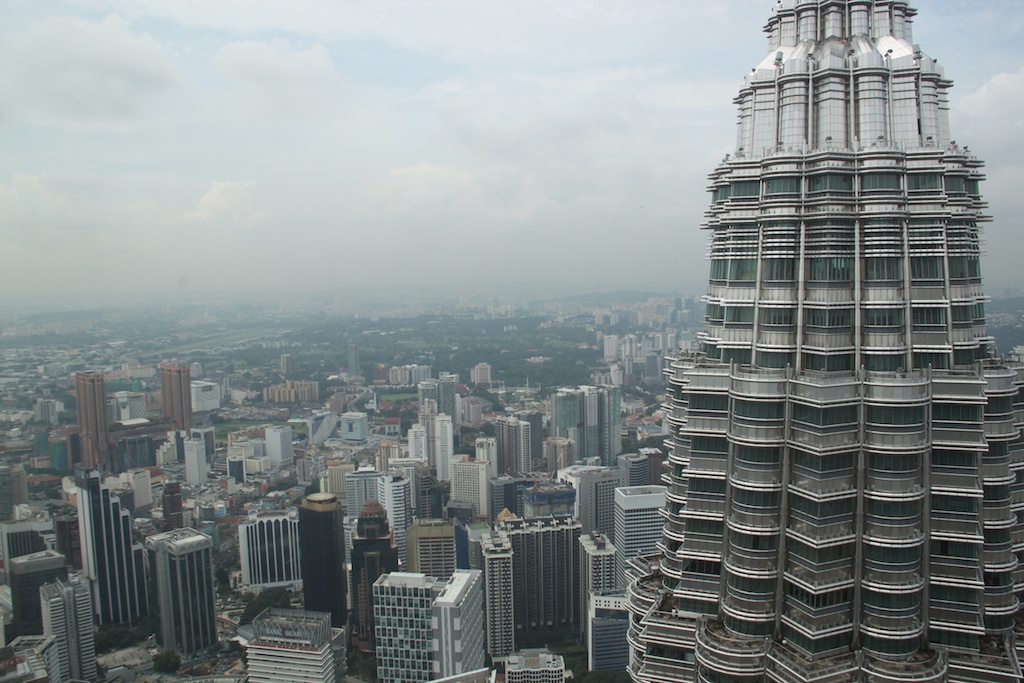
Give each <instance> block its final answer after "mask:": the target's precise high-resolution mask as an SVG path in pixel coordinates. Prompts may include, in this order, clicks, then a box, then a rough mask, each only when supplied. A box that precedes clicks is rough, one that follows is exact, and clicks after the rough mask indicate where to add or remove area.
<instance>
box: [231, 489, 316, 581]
mask: <svg viewBox="0 0 1024 683" xmlns="http://www.w3.org/2000/svg"><path fill="white" fill-rule="evenodd" d="M322 495H333V494H322ZM299 534H300V531H299V512H298V510H295V509H292V510H287V511H275V512H266V513H263V514H259V513H258V512H256V511H255V510H254V511H251V512H250V513H249V516H248V517H247V518H246V519H245V520H244V521H242V522H239V523H238V555H239V559H240V561H241V567H242V583H243V584H245V585H246V586H249V587H252V588H257V589H259V590H263V589H266V588H278V587H282V586H284V587H289V588H296V587H298V586H300V585H301V582H302V563H301V560H300V556H299ZM314 552H315V551H314Z"/></svg>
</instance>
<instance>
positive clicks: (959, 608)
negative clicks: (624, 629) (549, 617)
mask: <svg viewBox="0 0 1024 683" xmlns="http://www.w3.org/2000/svg"><path fill="white" fill-rule="evenodd" d="M915 14H916V11H915V10H914V9H912V8H910V7H909V6H908V5H907V3H906V2H903V1H898V0H896V1H894V0H845V1H826V2H803V1H799V0H782V1H781V2H779V3H778V4H777V5H776V6H775V9H774V11H773V13H772V15H771V17H770V18H769V20H768V24H767V27H766V31H767V33H768V55H767V57H766V58H765V59H764V60H763V61H762V62H761V63H760V64H758V65H757V66H756V67H755V68H754V69H753V71H752V72H751V73H749V74H747V77H746V80H745V82H744V84H743V86H742V88H741V90H740V93H739V96H738V98H737V99H736V102H737V104H738V105H739V125H738V136H737V145H736V150H735V152H734V153H733V154H732V155H730V156H727V157H726V158H725V159H724V160H723V161H722V163H721V164H720V165H719V166H718V167H717V168H716V169H715V170H714V171H713V172H712V174H711V188H710V189H711V192H712V204H711V208H710V209H709V211H708V213H707V221H708V222H707V224H706V226H705V227H706V228H707V229H708V230H709V231H710V256H711V268H710V277H709V283H708V291H707V295H706V297H705V300H706V302H707V309H706V314H705V321H704V331H703V333H702V334H701V335H700V340H701V347H700V349H699V350H698V351H695V352H692V353H688V354H685V355H682V356H680V357H678V358H675V359H674V360H673V361H672V363H671V367H670V397H671V405H672V412H671V414H670V416H669V418H668V419H669V423H670V424H671V425H672V428H673V429H672V434H673V436H672V439H671V446H672V452H671V455H670V457H669V477H668V479H669V480H670V482H669V483H670V487H669V491H668V500H667V503H666V510H665V511H666V522H665V527H664V535H663V538H662V546H663V553H662V554H661V555H660V556H651V557H648V558H647V559H646V560H641V561H634V563H635V567H636V570H635V575H634V580H633V581H632V582H631V583H630V588H629V593H630V605H631V609H632V611H633V620H632V622H631V632H630V640H631V642H632V643H633V644H634V651H633V657H632V661H631V673H632V676H633V678H634V680H636V681H645V682H646V681H659V682H661V681H694V680H696V681H722V680H729V681H738V682H739V681H743V682H746V681H765V680H768V681H776V682H787V683H788V682H790V681H811V680H814V681H825V680H828V681H839V680H868V681H889V682H898V681H909V680H915V681H925V680H927V681H945V680H949V681H980V680H986V681H1011V680H1013V681H1016V680H1019V679H1020V676H1021V672H1020V668H1019V665H1018V660H1017V655H1016V653H1015V652H1014V649H1013V648H1014V635H1013V631H1014V620H1015V616H1016V614H1017V612H1018V605H1019V601H1018V597H1017V595H1015V590H1016V591H1018V592H1019V590H1020V586H1021V583H1020V578H1019V577H1020V574H1019V569H1018V566H1019V561H1020V557H1019V555H1020V552H1021V546H1020V544H1019V542H1018V540H1016V539H1019V538H1020V530H1021V523H1020V522H1019V521H1018V518H1017V516H1016V514H1015V513H1014V512H1013V506H1014V505H1019V504H1020V500H1021V490H1020V487H1019V485H1017V484H1016V483H1015V482H1016V472H1017V471H1018V470H1019V469H1020V465H1021V464H1022V462H1024V452H1022V449H1024V443H1022V442H1021V440H1020V428H1019V427H1020V426H1019V424H1016V423H1015V419H1018V418H1017V417H1016V416H1015V410H1017V411H1019V409H1020V407H1021V406H1020V398H1018V397H1019V396H1020V394H1019V391H1020V388H1021V386H1022V384H1024V381H1022V380H1024V375H1022V371H1021V370H1020V369H1019V368H1011V367H1007V366H1005V365H1001V364H1000V363H999V362H998V361H997V360H996V359H994V358H992V357H991V356H990V353H989V346H990V344H991V338H990V337H988V336H987V334H986V331H985V316H984V300H985V299H984V295H983V294H982V289H981V277H980V261H979V248H980V244H979V241H980V235H979V230H978V223H979V222H982V221H984V220H986V216H985V215H984V213H983V211H984V208H985V205H984V203H983V202H982V200H981V197H980V194H979V189H978V186H979V181H980V180H981V179H982V176H981V172H980V169H981V166H982V163H981V161H979V160H978V159H977V158H975V157H974V156H973V155H972V154H971V153H970V152H969V151H968V150H967V148H966V147H961V146H960V145H958V144H956V143H955V142H954V141H952V140H951V139H950V133H949V121H948V105H947V102H948V99H947V91H948V89H949V87H950V85H951V83H950V82H949V81H948V80H947V78H946V76H945V75H944V73H943V70H942V68H941V67H939V66H938V65H937V63H936V62H935V60H933V59H931V58H930V57H928V56H927V55H926V54H924V53H923V52H922V51H921V49H920V47H918V46H917V45H916V44H915V43H914V41H913V37H912V35H911V20H912V18H913V17H914V16H915ZM1019 414H1020V413H1019V412H1018V413H1016V415H1019Z"/></svg>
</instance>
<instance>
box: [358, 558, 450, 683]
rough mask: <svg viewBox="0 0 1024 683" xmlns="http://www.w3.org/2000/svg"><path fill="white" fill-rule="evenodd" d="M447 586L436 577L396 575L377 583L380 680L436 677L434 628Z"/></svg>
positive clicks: (395, 682) (394, 682)
mask: <svg viewBox="0 0 1024 683" xmlns="http://www.w3.org/2000/svg"><path fill="white" fill-rule="evenodd" d="M443 585H444V584H443V583H442V582H440V581H438V580H437V579H436V578H434V577H432V576H427V575H425V574H411V573H408V572H392V573H390V574H382V575H381V576H380V577H378V578H377V580H376V581H374V583H373V611H374V621H375V623H376V629H377V630H376V649H375V652H376V655H377V680H379V681H380V682H381V683H416V682H417V681H429V680H431V679H433V678H434V662H433V641H434V631H433V628H432V625H431V619H432V618H433V611H432V606H433V604H434V598H435V597H437V594H438V593H440V591H441V587H442V586H443Z"/></svg>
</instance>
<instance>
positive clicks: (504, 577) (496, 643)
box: [480, 531, 516, 660]
mask: <svg viewBox="0 0 1024 683" xmlns="http://www.w3.org/2000/svg"><path fill="white" fill-rule="evenodd" d="M480 549H481V554H482V559H483V567H484V618H485V619H486V623H487V628H486V629H485V630H486V632H487V654H488V655H489V656H490V657H491V659H492V660H494V659H498V658H500V657H504V656H506V655H507V654H509V653H510V652H512V651H513V650H515V649H516V641H515V636H516V627H515V615H514V608H513V606H514V603H515V600H514V595H513V590H514V587H513V582H512V544H511V543H510V542H509V540H508V536H506V535H505V534H502V533H499V532H497V531H491V532H489V533H486V534H485V535H484V536H483V538H481V539H480Z"/></svg>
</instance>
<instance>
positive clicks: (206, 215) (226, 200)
mask: <svg viewBox="0 0 1024 683" xmlns="http://www.w3.org/2000/svg"><path fill="white" fill-rule="evenodd" d="M259 204H260V198H259V194H258V193H257V192H256V183H255V182H254V181H252V180H242V181H231V180H223V181H214V182H213V183H211V185H210V189H209V190H207V191H206V192H205V193H203V196H202V197H200V198H199V204H198V205H197V206H196V210H195V211H190V212H187V213H183V214H181V215H180V216H178V217H177V218H174V219H172V220H171V221H170V224H172V225H173V224H180V223H199V224H203V226H202V227H204V228H205V227H220V228H224V227H230V226H234V227H243V228H248V227H252V226H255V225H257V224H259V223H261V222H264V221H266V220H267V219H268V217H269V213H268V211H267V210H266V209H265V208H263V207H261V206H259Z"/></svg>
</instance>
